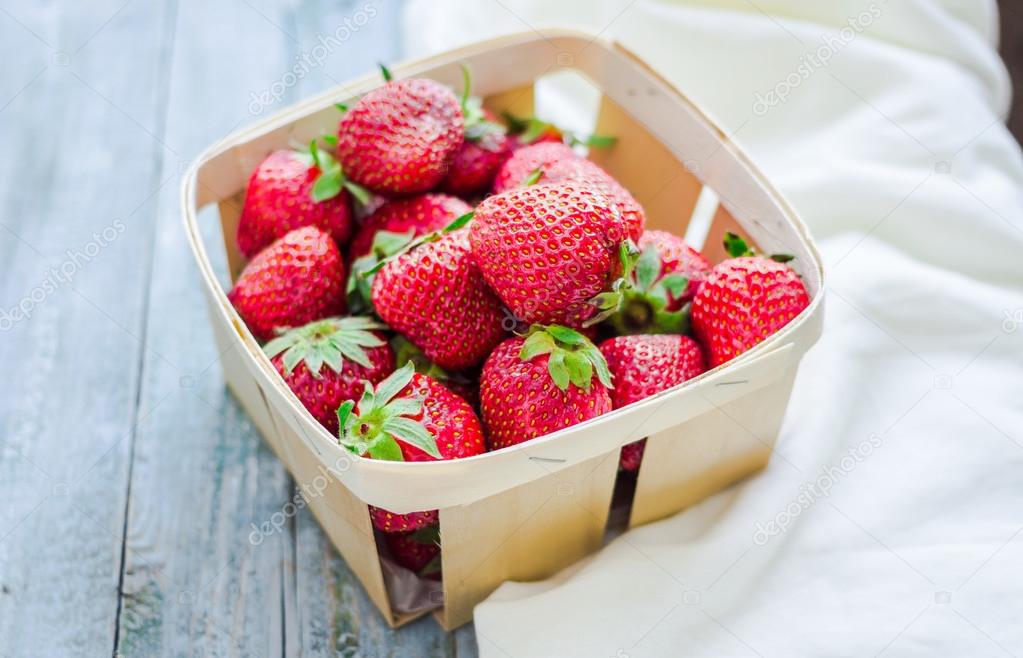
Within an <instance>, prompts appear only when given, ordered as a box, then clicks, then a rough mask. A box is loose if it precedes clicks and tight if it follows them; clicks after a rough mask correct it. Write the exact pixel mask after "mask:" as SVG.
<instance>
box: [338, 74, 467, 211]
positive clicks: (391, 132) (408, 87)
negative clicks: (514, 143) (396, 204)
mask: <svg viewBox="0 0 1023 658" xmlns="http://www.w3.org/2000/svg"><path fill="white" fill-rule="evenodd" d="M385 77H388V75H387V74H385ZM463 131H464V118H463V116H462V110H461V108H460V107H459V103H458V99H457V98H455V95H454V94H453V93H452V92H451V90H450V89H448V88H447V87H445V86H444V85H442V84H440V83H438V82H435V81H433V80H426V79H422V78H411V79H407V80H394V81H388V82H387V84H385V85H384V86H383V87H380V88H378V89H374V90H373V91H371V92H369V93H368V94H366V95H365V96H363V97H362V98H360V99H359V100H358V102H356V103H355V105H353V106H352V107H351V108H350V109H348V111H347V112H346V113H345V116H344V118H342V119H341V125H340V126H339V128H338V143H337V152H338V159H339V160H340V161H341V166H342V168H343V169H344V171H345V173H346V174H347V175H348V176H349V177H350V178H351V179H352V180H354V181H355V182H357V183H359V184H361V185H365V186H366V187H368V188H369V189H371V190H373V191H374V192H379V193H381V194H415V193H417V192H425V191H427V190H429V189H432V188H434V187H436V186H437V184H438V183H440V182H441V180H442V179H443V178H444V176H445V175H447V173H448V168H450V166H451V161H452V160H453V159H454V157H455V153H456V152H457V151H458V148H459V147H460V146H461V145H462V140H463Z"/></svg>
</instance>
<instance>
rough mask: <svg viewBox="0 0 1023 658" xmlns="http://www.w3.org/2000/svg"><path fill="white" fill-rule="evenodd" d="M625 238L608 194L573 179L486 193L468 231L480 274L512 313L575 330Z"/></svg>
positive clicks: (611, 276) (611, 271)
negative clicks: (499, 192) (500, 192)
mask: <svg viewBox="0 0 1023 658" xmlns="http://www.w3.org/2000/svg"><path fill="white" fill-rule="evenodd" d="M626 237H627V235H626V227H625V225H624V223H623V222H622V218H621V214H620V213H619V212H618V209H617V208H616V207H615V206H614V205H613V204H612V203H611V202H610V201H609V200H608V199H607V197H605V196H604V195H602V194H600V193H599V192H597V191H595V190H594V189H593V188H592V187H589V186H588V185H586V184H580V183H572V182H565V183H554V184H547V185H533V186H530V187H524V188H519V189H515V190H509V191H507V192H504V193H503V194H497V195H495V196H491V197H487V198H486V199H484V200H483V202H482V203H480V205H479V206H478V207H477V208H476V212H475V219H474V221H473V222H472V224H471V225H470V228H469V239H470V241H471V242H472V250H473V255H474V256H475V259H476V263H477V265H479V269H480V271H481V272H482V273H483V277H484V278H485V279H486V281H487V283H488V284H490V287H491V288H493V289H494V292H496V293H497V295H498V297H500V298H501V299H502V300H503V301H504V303H505V304H506V305H507V306H508V308H510V309H511V311H512V312H513V313H514V314H515V315H516V316H517V317H519V318H521V319H522V320H524V321H526V322H528V323H541V324H566V325H569V326H573V327H579V326H581V324H582V323H583V321H585V320H586V319H587V318H589V317H590V316H591V315H593V313H594V312H595V310H596V309H595V308H594V307H593V306H592V305H591V304H590V303H589V300H590V299H591V298H592V297H593V296H594V295H596V294H597V293H599V292H601V291H603V290H605V289H606V288H607V287H608V286H609V284H610V283H611V282H612V281H614V280H615V279H616V278H617V275H618V272H619V269H620V265H619V259H618V253H619V248H620V245H621V243H622V242H623V241H624V240H625V238H626Z"/></svg>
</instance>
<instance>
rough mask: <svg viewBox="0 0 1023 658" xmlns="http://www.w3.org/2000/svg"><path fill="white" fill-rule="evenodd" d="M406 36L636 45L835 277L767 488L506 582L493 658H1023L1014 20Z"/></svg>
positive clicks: (701, 5) (813, 14) (508, 28)
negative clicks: (1009, 57)
mask: <svg viewBox="0 0 1023 658" xmlns="http://www.w3.org/2000/svg"><path fill="white" fill-rule="evenodd" d="M861 12H866V13H865V14H862V15H861V14H860V13H861ZM849 17H853V21H854V22H855V24H856V25H857V26H858V28H854V27H851V26H850V24H849V23H848V20H849ZM406 18H407V24H406V33H407V43H408V44H409V46H410V51H411V53H412V54H420V53H422V52H425V51H435V50H442V49H446V48H450V47H452V46H454V45H457V44H458V43H461V42H465V41H468V40H475V39H479V38H483V37H486V36H490V35H493V34H496V33H501V32H512V31H522V30H527V29H530V26H541V25H551V24H556V23H568V24H571V25H574V26H583V27H587V28H589V29H590V30H591V31H601V30H603V36H613V37H614V38H617V39H619V40H621V41H622V42H623V43H624V44H625V45H627V46H628V47H630V48H631V49H633V50H634V51H636V52H637V53H638V54H639V55H640V56H642V57H644V58H646V59H647V60H648V61H649V62H651V63H652V64H653V65H654V66H655V67H657V68H659V69H660V70H661V71H662V72H663V73H664V74H665V75H666V76H667V77H669V78H670V79H672V80H673V81H674V82H675V83H676V84H677V85H678V86H679V87H680V88H681V89H682V90H684V91H685V92H686V93H687V94H688V95H690V96H691V97H692V98H694V99H695V100H697V101H698V102H699V103H701V104H702V105H703V106H705V107H706V108H708V109H709V110H710V112H711V113H712V114H713V115H715V116H716V117H717V118H718V119H719V120H720V121H721V122H722V123H723V124H724V126H725V127H726V128H727V129H728V130H729V131H732V132H734V133H736V139H737V140H738V141H739V142H741V143H742V144H743V145H744V146H745V147H746V149H747V150H748V151H749V152H750V154H751V155H752V156H753V158H754V159H755V160H756V161H757V162H758V164H760V165H761V167H762V168H763V169H764V171H765V172H766V173H767V174H768V176H770V177H771V178H772V179H773V180H774V181H775V183H776V184H777V185H778V186H779V188H780V189H781V191H782V192H783V193H784V194H786V195H787V196H788V197H789V199H790V200H791V201H792V202H793V204H794V205H795V207H796V208H797V210H798V211H799V212H800V213H801V214H802V216H803V218H804V219H805V220H806V221H807V223H808V224H809V226H810V228H811V230H812V232H813V233H814V235H815V237H816V239H817V240H818V242H819V244H820V246H821V248H822V251H823V253H824V256H825V260H826V264H827V266H828V270H829V276H830V281H829V291H828V292H827V295H828V300H827V315H826V321H825V331H824V337H823V338H822V339H821V341H820V343H819V344H818V345H817V346H816V347H815V348H814V349H813V350H811V352H810V353H809V354H808V355H807V357H806V359H805V361H804V362H803V365H802V368H801V370H800V374H799V377H798V380H797V384H796V389H795V393H794V396H793V399H792V402H791V406H790V408H789V413H788V416H787V420H786V423H785V428H784V430H783V433H782V436H781V438H780V441H779V444H778V454H777V455H775V457H774V458H773V459H772V461H771V464H770V466H769V467H768V469H767V470H766V472H764V473H763V474H761V475H758V476H757V477H754V478H752V479H751V480H749V481H747V482H745V483H743V484H741V485H739V486H737V487H734V488H732V489H730V490H728V491H726V492H723V493H721V494H719V495H717V496H715V497H713V498H711V499H709V500H707V501H705V502H704V503H702V504H700V505H697V506H696V507H694V508H692V509H689V510H687V511H685V512H683V513H681V514H678V515H677V516H675V517H673V518H671V519H668V520H665V521H662V522H660V523H656V524H652V525H649V526H646V527H642V528H639V529H636V530H634V531H631V532H629V533H627V534H626V535H624V536H622V537H620V538H619V539H617V540H616V541H614V542H613V543H612V544H611V545H609V546H608V547H607V548H606V549H605V550H603V551H602V552H601V553H599V554H598V555H596V556H594V557H593V558H591V559H590V560H588V561H586V562H584V563H582V564H581V565H577V566H575V567H573V568H571V569H569V570H568V571H567V572H565V573H562V574H559V575H558V576H556V577H554V578H552V579H550V580H548V581H546V582H543V583H533V584H518V583H507V584H505V585H504V586H502V587H501V588H500V589H499V590H498V591H497V592H496V593H494V594H493V595H492V596H491V597H490V598H489V599H488V600H487V601H486V602H484V603H483V604H481V605H479V606H478V607H477V609H476V629H477V637H478V640H479V644H480V650H481V654H482V655H483V656H485V657H487V658H491V657H495V656H515V657H519V656H528V657H531V658H532V657H537V656H558V657H560V658H565V657H573V656H585V657H587V658H592V657H598V658H601V657H605V656H617V657H624V656H630V657H632V658H639V657H640V656H678V655H686V656H715V657H719V656H733V655H734V656H749V655H760V656H821V655H827V656H861V655H875V654H878V653H883V654H885V655H898V656H925V655H926V656H931V655H947V656H967V655H968V656H1006V655H1017V656H1023V476H1021V473H1023V470H1021V467H1023V429H1021V428H1023V394H1021V391H1023V374H1021V373H1023V369H1021V367H1023V210H1021V209H1023V163H1021V158H1020V150H1019V148H1018V146H1017V144H1016V143H1015V142H1014V141H1013V139H1012V137H1011V136H1010V135H1009V134H1008V132H1007V130H1006V129H1005V127H1004V125H1003V123H1002V122H1001V120H1000V118H1001V117H1003V116H1004V114H1005V112H1006V109H1007V105H1008V99H1009V98H1010V94H1009V83H1008V79H1007V76H1006V73H1005V71H1004V69H1003V67H1002V65H1001V63H1000V61H999V60H998V57H997V55H996V51H995V47H994V41H995V38H996V37H995V35H996V34H997V29H996V28H997V14H996V9H995V3H994V1H993V0H983V1H982V0H875V1H874V2H871V0H860V1H859V2H847V1H840V2H839V1H836V2H807V1H806V0H716V1H714V0H703V1H702V2H689V3H680V2H667V1H664V2H657V1H653V0H638V1H635V2H630V1H629V0H615V1H614V2H604V3H599V2H598V3H594V2H589V1H586V0H570V1H559V2H556V3H555V2H550V1H548V0H533V1H529V0H475V1H474V2H457V1H455V0H440V1H438V0H414V1H413V2H412V3H411V4H410V6H409V9H408V14H407V16H406ZM843 27H847V28H848V29H847V30H846V31H845V32H844V33H843V32H842V28H843ZM850 34H851V38H848V39H847V38H845V37H849V36H850ZM843 35H844V36H843ZM829 52H830V55H829ZM808 53H809V54H813V55H815V56H819V57H818V58H817V63H816V64H815V63H813V61H811V60H808V59H806V58H805V56H806V55H807V54H808ZM823 58H827V61H826V62H824V63H821V62H822V59H823ZM801 67H802V68H801ZM786 80H788V82H785V81H786ZM770 90H775V91H776V92H781V93H785V92H786V91H787V95H786V96H785V98H784V101H781V100H780V99H779V98H778V97H774V98H773V100H771V99H770V98H769V97H768V92H769V91H770ZM758 94H759V96H758ZM758 99H762V101H763V104H758ZM774 101H778V102H774ZM765 108H766V111H765ZM850 450H853V451H857V450H858V455H859V456H858V457H850V456H849V455H850V452H849V451H850ZM823 473H827V475H824V474H823ZM809 484H815V486H816V488H814V489H808V485H809ZM822 487H825V488H828V493H827V495H824V494H823V493H822V492H821V488H822ZM772 522H773V523H774V525H771V524H772Z"/></svg>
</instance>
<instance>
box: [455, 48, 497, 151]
mask: <svg viewBox="0 0 1023 658" xmlns="http://www.w3.org/2000/svg"><path fill="white" fill-rule="evenodd" d="M471 90H472V73H470V71H469V67H468V66H466V65H465V64H462V95H461V96H460V97H459V99H458V101H459V104H460V105H461V106H462V116H463V117H465V138H466V139H467V140H469V141H470V142H476V143H481V142H482V140H483V138H484V137H486V136H487V135H492V134H501V135H503V134H504V133H506V132H507V131H508V129H507V128H505V127H504V126H502V125H501V124H499V123H497V122H494V121H491V120H490V119H488V118H487V115H486V113H485V112H484V111H483V100H482V99H481V98H479V97H478V96H472V95H471ZM480 145H481V146H485V143H482V144H480Z"/></svg>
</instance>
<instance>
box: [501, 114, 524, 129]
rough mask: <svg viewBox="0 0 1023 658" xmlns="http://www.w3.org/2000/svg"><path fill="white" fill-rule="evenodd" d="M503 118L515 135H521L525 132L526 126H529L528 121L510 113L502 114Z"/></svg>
mask: <svg viewBox="0 0 1023 658" xmlns="http://www.w3.org/2000/svg"><path fill="white" fill-rule="evenodd" d="M501 116H502V117H503V118H504V121H505V123H507V124H508V127H509V128H511V130H512V132H514V133H521V132H522V131H523V130H525V129H526V126H527V125H528V124H529V121H528V120H526V119H523V118H521V117H517V116H515V115H514V114H512V113H511V112H508V111H505V112H501Z"/></svg>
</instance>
